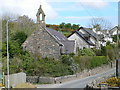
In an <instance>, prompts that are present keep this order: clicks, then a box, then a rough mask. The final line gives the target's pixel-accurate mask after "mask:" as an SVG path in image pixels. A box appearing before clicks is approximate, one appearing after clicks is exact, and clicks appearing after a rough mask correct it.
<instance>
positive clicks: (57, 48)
mask: <svg viewBox="0 0 120 90" xmlns="http://www.w3.org/2000/svg"><path fill="white" fill-rule="evenodd" d="M40 15H41V16H42V17H41V18H42V19H41V18H40ZM36 16H37V29H36V30H35V31H34V32H33V33H32V34H31V36H29V37H28V38H27V40H26V41H25V42H24V43H23V45H22V46H23V49H24V50H27V51H29V52H30V53H32V54H33V55H34V56H42V57H49V58H55V59H58V58H59V57H60V56H61V55H63V54H70V53H76V48H75V41H73V40H68V39H67V37H65V36H64V35H63V34H61V33H60V32H57V31H55V30H53V29H50V28H47V27H46V25H45V14H44V12H43V10H42V8H41V6H40V8H39V9H38V12H37V15H36Z"/></svg>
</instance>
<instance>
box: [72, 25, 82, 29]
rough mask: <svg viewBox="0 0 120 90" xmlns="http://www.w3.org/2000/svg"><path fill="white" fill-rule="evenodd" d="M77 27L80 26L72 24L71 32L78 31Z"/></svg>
mask: <svg viewBox="0 0 120 90" xmlns="http://www.w3.org/2000/svg"><path fill="white" fill-rule="evenodd" d="M79 26H80V25H79V24H78V25H76V24H73V25H72V29H73V30H77V29H79Z"/></svg>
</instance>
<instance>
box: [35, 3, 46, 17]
mask: <svg viewBox="0 0 120 90" xmlns="http://www.w3.org/2000/svg"><path fill="white" fill-rule="evenodd" d="M40 14H43V15H44V16H45V13H44V11H43V10H42V5H40V7H39V9H38V12H37V14H36V16H39V15H40Z"/></svg>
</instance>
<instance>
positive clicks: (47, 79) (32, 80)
mask: <svg viewBox="0 0 120 90" xmlns="http://www.w3.org/2000/svg"><path fill="white" fill-rule="evenodd" d="M26 81H27V82H29V83H51V84H52V83H55V79H54V78H52V77H38V76H27V77H26Z"/></svg>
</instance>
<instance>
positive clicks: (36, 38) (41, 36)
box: [22, 26, 60, 59]
mask: <svg viewBox="0 0 120 90" xmlns="http://www.w3.org/2000/svg"><path fill="white" fill-rule="evenodd" d="M22 46H23V49H24V50H27V51H29V52H30V53H32V54H33V55H35V56H42V57H49V58H57V59H58V58H59V56H60V47H59V43H58V42H57V41H56V40H55V38H53V36H51V35H50V33H49V32H48V31H47V30H46V29H45V28H42V27H40V26H38V29H37V30H35V31H34V32H33V34H32V35H31V36H30V37H28V39H27V40H26V41H25V42H24V43H23V45H22Z"/></svg>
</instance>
